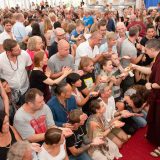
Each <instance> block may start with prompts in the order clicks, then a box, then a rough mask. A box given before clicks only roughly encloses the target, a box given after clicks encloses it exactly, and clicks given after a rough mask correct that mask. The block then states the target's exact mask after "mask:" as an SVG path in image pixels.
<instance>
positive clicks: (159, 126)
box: [147, 53, 160, 146]
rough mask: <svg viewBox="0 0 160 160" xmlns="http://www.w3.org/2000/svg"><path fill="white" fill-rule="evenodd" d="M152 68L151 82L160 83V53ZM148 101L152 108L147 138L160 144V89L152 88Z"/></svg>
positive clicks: (149, 113)
mask: <svg viewBox="0 0 160 160" xmlns="http://www.w3.org/2000/svg"><path fill="white" fill-rule="evenodd" d="M151 70H152V73H151V75H150V79H149V82H150V83H157V84H158V85H160V53H159V54H158V56H157V57H156V60H155V63H154V64H153V66H152V69H151ZM148 103H149V105H150V108H149V111H148V116H147V121H148V130H147V139H148V140H149V141H150V142H151V143H153V144H155V145H158V146H160V89H152V90H151V93H150V96H149V98H148Z"/></svg>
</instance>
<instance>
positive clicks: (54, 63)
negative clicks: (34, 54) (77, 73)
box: [48, 54, 74, 73]
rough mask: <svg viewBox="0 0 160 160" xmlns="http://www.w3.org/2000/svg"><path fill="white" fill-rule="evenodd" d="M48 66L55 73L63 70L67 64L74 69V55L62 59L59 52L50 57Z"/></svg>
mask: <svg viewBox="0 0 160 160" xmlns="http://www.w3.org/2000/svg"><path fill="white" fill-rule="evenodd" d="M48 66H49V68H50V70H51V72H53V73H57V72H60V71H62V68H63V67H65V66H67V67H70V68H72V69H74V60H73V56H72V55H70V54H69V55H68V56H67V57H65V58H63V59H60V58H59V57H58V55H57V54H55V55H53V56H51V57H50V59H49V60H48Z"/></svg>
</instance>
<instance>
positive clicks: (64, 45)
mask: <svg viewBox="0 0 160 160" xmlns="http://www.w3.org/2000/svg"><path fill="white" fill-rule="evenodd" d="M69 48H70V45H69V43H68V42H67V41H66V40H65V39H61V40H60V41H59V42H58V53H59V55H60V56H62V57H65V56H67V55H68V54H69Z"/></svg>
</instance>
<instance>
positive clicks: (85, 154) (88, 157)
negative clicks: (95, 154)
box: [69, 152, 92, 160]
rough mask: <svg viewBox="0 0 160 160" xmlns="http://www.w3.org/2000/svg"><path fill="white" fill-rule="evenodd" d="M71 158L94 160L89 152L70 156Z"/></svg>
mask: <svg viewBox="0 0 160 160" xmlns="http://www.w3.org/2000/svg"><path fill="white" fill-rule="evenodd" d="M69 160H92V159H91V157H90V156H89V155H88V153H86V152H83V153H82V154H80V155H79V156H72V155H71V156H69Z"/></svg>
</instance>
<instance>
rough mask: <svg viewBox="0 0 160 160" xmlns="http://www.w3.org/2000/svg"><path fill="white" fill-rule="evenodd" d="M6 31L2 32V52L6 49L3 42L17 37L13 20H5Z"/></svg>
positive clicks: (0, 43) (0, 36)
mask: <svg viewBox="0 0 160 160" xmlns="http://www.w3.org/2000/svg"><path fill="white" fill-rule="evenodd" d="M3 26H4V31H3V32H2V33H1V34H0V53H2V52H3V51H4V49H3V42H4V40H5V39H15V37H14V35H13V33H12V22H11V20H10V19H5V20H4V21H3Z"/></svg>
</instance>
